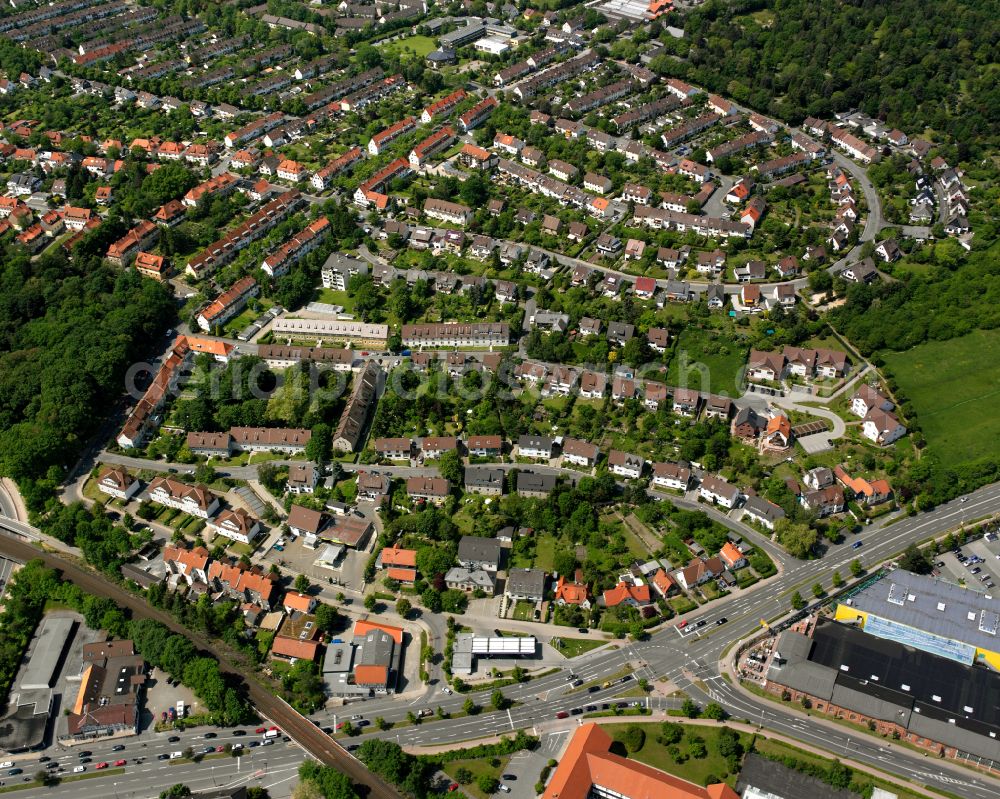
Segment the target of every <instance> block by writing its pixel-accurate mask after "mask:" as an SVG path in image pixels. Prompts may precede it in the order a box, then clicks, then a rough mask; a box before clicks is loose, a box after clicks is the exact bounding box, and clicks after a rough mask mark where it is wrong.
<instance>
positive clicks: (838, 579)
mask: <svg viewBox="0 0 1000 799" xmlns="http://www.w3.org/2000/svg"><path fill="white" fill-rule="evenodd" d="M831 580H832V582H833V587H834V588H840V587H841V586H842V585H843V584H844V578H843V577H842V576H841V574H840V572H839V571H835V572H834V573H833V577H832V578H831Z"/></svg>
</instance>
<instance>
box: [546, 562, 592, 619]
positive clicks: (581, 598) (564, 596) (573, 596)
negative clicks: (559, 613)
mask: <svg viewBox="0 0 1000 799" xmlns="http://www.w3.org/2000/svg"><path fill="white" fill-rule="evenodd" d="M553 600H554V601H555V603H556V604H557V605H559V606H560V607H566V606H567V605H569V606H573V607H578V608H583V609H584V610H590V589H589V588H588V587H587V584H586V582H585V581H584V579H583V569H577V570H576V573H575V574H574V576H573V580H572V581H570V580H567V579H566V576H565V575H559V579H558V580H557V581H556V590H555V593H554V595H553Z"/></svg>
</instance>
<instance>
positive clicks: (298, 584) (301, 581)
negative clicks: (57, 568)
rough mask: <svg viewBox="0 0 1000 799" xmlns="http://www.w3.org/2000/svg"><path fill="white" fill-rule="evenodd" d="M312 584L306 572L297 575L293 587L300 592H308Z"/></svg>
mask: <svg viewBox="0 0 1000 799" xmlns="http://www.w3.org/2000/svg"><path fill="white" fill-rule="evenodd" d="M310 585H311V583H310V582H309V578H308V577H306V576H305V575H304V574H297V575H295V582H294V583H293V587H294V588H295V590H296V591H298V592H299V593H300V594H304V593H306V592H307V591H308V590H309V587H310Z"/></svg>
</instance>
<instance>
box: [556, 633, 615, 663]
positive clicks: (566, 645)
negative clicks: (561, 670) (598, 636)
mask: <svg viewBox="0 0 1000 799" xmlns="http://www.w3.org/2000/svg"><path fill="white" fill-rule="evenodd" d="M559 641H560V644H559V646H557V647H556V649H558V650H559V653H560V654H562V655H565V656H566V657H568V658H575V657H576V656H577V655H582V654H584V653H586V652H589V651H590V650H591V649H597V647H599V646H604V645H605V644H606V643H607V641H592V640H591V639H589V638H564V637H563V636H559ZM553 646H555V645H554V644H553Z"/></svg>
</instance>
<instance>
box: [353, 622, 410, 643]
mask: <svg viewBox="0 0 1000 799" xmlns="http://www.w3.org/2000/svg"><path fill="white" fill-rule="evenodd" d="M372 630H381V631H382V632H384V633H388V634H389V635H391V636H392V639H393V640H394V641H395V642H396V643H397V644H400V645H402V643H403V628H402V627H393V626H392V625H391V624H378V623H377V622H374V621H365V620H364V619H358V621H356V622H354V636H355V637H356V638H357V637H360V636H363V635H367V634H368V633H370V632H371V631H372Z"/></svg>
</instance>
